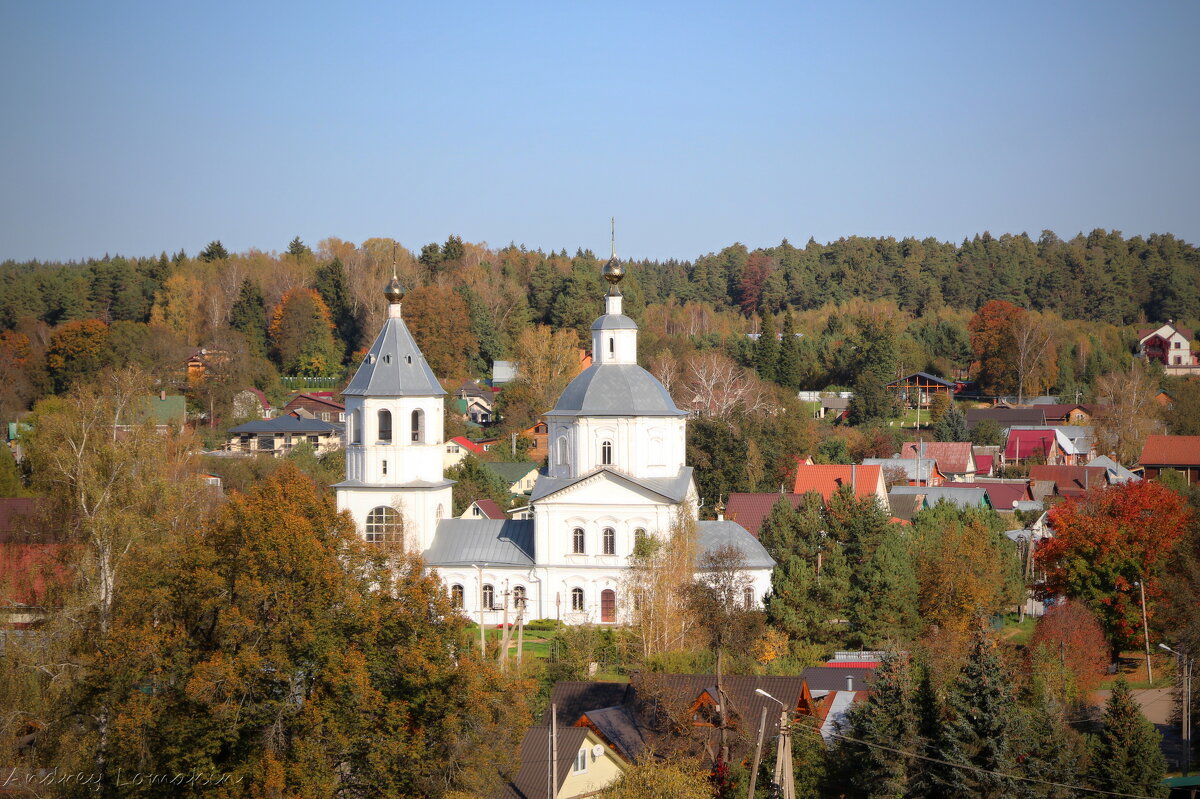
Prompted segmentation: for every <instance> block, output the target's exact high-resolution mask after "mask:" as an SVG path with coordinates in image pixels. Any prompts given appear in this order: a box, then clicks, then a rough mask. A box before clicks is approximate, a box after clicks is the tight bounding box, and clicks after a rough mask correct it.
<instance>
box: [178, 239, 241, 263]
mask: <svg viewBox="0 0 1200 799" xmlns="http://www.w3.org/2000/svg"><path fill="white" fill-rule="evenodd" d="M179 253H180V255H182V254H183V250H180V251H179ZM228 257H229V251H228V250H226V249H225V245H224V244H222V243H221V240H220V239H213V240H212V241H210V242H209V243H208V246H207V247H205V248H204V249H203V250H201V251H200V260H201V261H224V260H225V259H226V258H228Z"/></svg>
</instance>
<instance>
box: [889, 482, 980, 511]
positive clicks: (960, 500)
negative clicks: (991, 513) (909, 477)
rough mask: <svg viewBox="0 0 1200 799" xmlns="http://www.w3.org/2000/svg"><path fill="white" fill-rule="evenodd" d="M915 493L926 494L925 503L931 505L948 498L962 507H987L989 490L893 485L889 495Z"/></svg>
mask: <svg viewBox="0 0 1200 799" xmlns="http://www.w3.org/2000/svg"><path fill="white" fill-rule="evenodd" d="M913 494H922V495H924V496H925V503H926V504H927V505H929V506H931V507H932V506H933V505H936V504H937V503H938V501H939V500H943V499H944V500H946V501H947V502H950V503H952V504H954V505H957V506H958V507H960V508H985V507H988V502H989V500H988V496H987V491H985V490H984V489H983V488H980V487H974V488H972V487H969V486H966V485H963V486H962V487H959V486H892V490H891V491H889V492H888V497H889V498H891V497H893V496H899V497H902V496H911V495H913Z"/></svg>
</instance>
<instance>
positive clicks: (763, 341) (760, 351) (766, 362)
mask: <svg viewBox="0 0 1200 799" xmlns="http://www.w3.org/2000/svg"><path fill="white" fill-rule="evenodd" d="M754 369H755V370H756V371H757V372H758V376H759V377H761V378H762V379H763V380H775V379H776V377H777V374H778V370H779V337H778V335H777V334H776V332H775V320H774V319H773V318H772V317H771V314H769V313H764V314H763V318H762V332H760V333H759V336H758V341H757V342H756V343H755V345H754Z"/></svg>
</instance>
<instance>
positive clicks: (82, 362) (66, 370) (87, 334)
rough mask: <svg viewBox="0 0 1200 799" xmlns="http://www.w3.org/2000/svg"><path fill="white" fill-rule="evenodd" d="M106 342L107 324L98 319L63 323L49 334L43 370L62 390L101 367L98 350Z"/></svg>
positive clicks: (57, 387) (56, 386)
mask: <svg viewBox="0 0 1200 799" xmlns="http://www.w3.org/2000/svg"><path fill="white" fill-rule="evenodd" d="M107 341H108V326H107V325H105V324H104V323H103V322H101V321H100V320H99V319H79V320H77V321H74V322H64V323H63V324H62V325H59V327H58V328H56V329H55V331H54V332H53V333H51V334H50V344H49V346H48V347H47V348H46V369H47V370H49V372H50V379H51V380H53V381H54V388H55V390H56V391H65V390H66V389H67V388H68V387H69V386H70V385H71V384H72V383H74V382H75V381H76V380H78V379H80V378H86V377H90V376H91V375H94V374H95V373H96V372H98V371H99V370H100V352H101V350H103V349H104V345H105V343H107Z"/></svg>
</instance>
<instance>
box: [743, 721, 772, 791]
mask: <svg viewBox="0 0 1200 799" xmlns="http://www.w3.org/2000/svg"><path fill="white" fill-rule="evenodd" d="M766 726H767V708H766V706H765V705H764V706H763V709H762V715H761V716H759V718H758V744H757V745H756V746H755V747H754V765H753V766H752V767H751V768H750V790H748V791H746V799H754V784H755V783H756V782H758V764H759V763H760V762H761V761H762V744H763V733H764V731H765V730H766Z"/></svg>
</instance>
